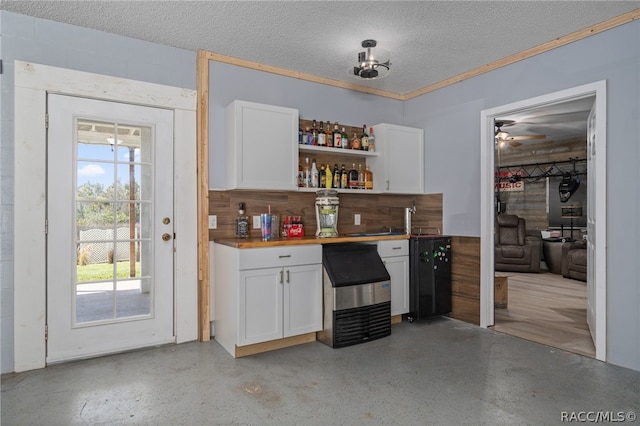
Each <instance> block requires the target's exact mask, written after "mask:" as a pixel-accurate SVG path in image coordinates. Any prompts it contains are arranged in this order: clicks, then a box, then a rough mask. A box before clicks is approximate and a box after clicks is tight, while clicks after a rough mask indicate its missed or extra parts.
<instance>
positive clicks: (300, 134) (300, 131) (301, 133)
mask: <svg viewBox="0 0 640 426" xmlns="http://www.w3.org/2000/svg"><path fill="white" fill-rule="evenodd" d="M303 135H304V132H303V131H302V127H301V126H298V143H299V144H303V143H304V142H303V138H302V136H303Z"/></svg>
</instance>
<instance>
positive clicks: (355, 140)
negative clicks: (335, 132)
mask: <svg viewBox="0 0 640 426" xmlns="http://www.w3.org/2000/svg"><path fill="white" fill-rule="evenodd" d="M349 145H351V146H350V148H351V149H360V138H359V137H358V134H357V133H355V132H354V133H353V137H352V138H351V140H350V141H349Z"/></svg>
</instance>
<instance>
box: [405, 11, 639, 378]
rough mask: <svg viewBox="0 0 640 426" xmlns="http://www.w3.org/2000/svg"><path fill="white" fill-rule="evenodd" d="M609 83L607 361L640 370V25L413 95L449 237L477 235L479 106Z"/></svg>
mask: <svg viewBox="0 0 640 426" xmlns="http://www.w3.org/2000/svg"><path fill="white" fill-rule="evenodd" d="M599 80H606V81H607V96H608V102H607V115H608V116H607V186H608V188H607V224H606V225H607V238H608V240H607V338H608V343H607V360H608V361H609V362H611V363H614V364H618V365H622V366H626V367H630V368H633V369H636V370H640V309H638V307H639V306H640V284H639V282H640V278H639V277H640V254H639V253H640V221H639V220H638V218H640V201H639V200H640V197H638V194H639V193H640V167H638V164H640V162H639V160H640V143H639V142H638V141H639V140H640V22H638V21H636V22H631V23H629V24H626V25H624V26H621V27H617V28H614V29H611V30H609V31H606V32H604V33H601V34H598V35H595V36H592V37H588V38H586V39H583V40H580V41H577V42H574V43H571V44H569V45H566V46H563V47H561V48H558V49H555V50H552V51H549V52H546V53H543V54H541V55H538V56H535V57H532V58H529V59H526V60H524V61H521V62H518V63H515V64H512V65H509V66H507V67H504V68H501V69H498V70H495V71H492V72H489V73H487V74H483V75H481V76H478V77H475V78H472V79H469V80H465V81H463V82H460V83H457V84H455V85H452V86H449V87H446V88H443V89H440V90H438V91H435V92H432V93H428V94H425V95H423V96H420V97H418V98H415V99H412V100H409V101H407V102H406V104H405V114H404V120H405V123H406V124H407V125H408V126H415V127H422V128H424V129H425V145H426V147H425V148H426V149H425V151H426V191H427V192H442V193H443V204H444V206H443V213H444V218H443V222H444V224H443V225H444V229H445V232H446V233H447V234H453V235H466V236H480V232H481V229H480V163H479V158H480V111H482V110H483V109H488V108H492V107H496V106H500V105H505V104H508V103H512V102H515V101H519V100H523V99H528V98H532V97H535V96H539V95H543V94H547V93H551V92H555V91H559V90H563V89H568V88H571V87H576V86H580V85H583V84H587V83H592V82H595V81H599Z"/></svg>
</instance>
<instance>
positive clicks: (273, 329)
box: [213, 244, 322, 356]
mask: <svg viewBox="0 0 640 426" xmlns="http://www.w3.org/2000/svg"><path fill="white" fill-rule="evenodd" d="M215 255H216V259H215V262H214V268H215V270H214V276H215V279H214V283H213V285H214V294H215V295H214V305H215V309H214V312H215V317H214V326H215V338H216V340H217V341H218V342H219V343H220V344H221V345H222V346H223V347H224V348H225V349H226V350H227V351H228V352H229V353H231V354H232V355H233V356H236V347H241V346H246V345H251V344H255V343H262V342H267V341H272V340H277V339H282V338H286V337H292V336H297V335H301V334H305V333H312V332H316V331H319V330H321V329H322V246H321V245H319V244H313V245H306V246H296V247H293V246H285V247H268V248H248V249H236V248H232V247H227V246H224V245H221V244H215Z"/></svg>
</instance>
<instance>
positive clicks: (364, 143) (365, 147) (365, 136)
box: [360, 124, 369, 151]
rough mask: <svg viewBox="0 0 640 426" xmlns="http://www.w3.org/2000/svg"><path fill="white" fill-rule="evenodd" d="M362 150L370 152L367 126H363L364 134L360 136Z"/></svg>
mask: <svg viewBox="0 0 640 426" xmlns="http://www.w3.org/2000/svg"><path fill="white" fill-rule="evenodd" d="M360 149H361V150H363V151H369V135H368V134H367V125H366V124H365V125H364V126H362V133H361V134H360Z"/></svg>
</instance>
